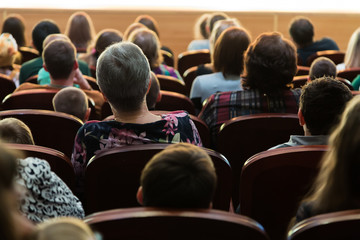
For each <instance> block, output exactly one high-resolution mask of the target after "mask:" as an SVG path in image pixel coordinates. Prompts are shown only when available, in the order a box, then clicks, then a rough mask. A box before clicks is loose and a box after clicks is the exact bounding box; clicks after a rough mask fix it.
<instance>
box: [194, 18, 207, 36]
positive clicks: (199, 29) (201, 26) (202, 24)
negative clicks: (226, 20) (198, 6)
mask: <svg viewBox="0 0 360 240" xmlns="http://www.w3.org/2000/svg"><path fill="white" fill-rule="evenodd" d="M209 17H210V14H209V13H204V14H202V15H201V16H200V17H199V18H198V19H197V20H196V23H195V25H194V36H195V39H208V38H209V36H210V34H209V32H208V31H207V30H206V23H207V21H208V18H209Z"/></svg>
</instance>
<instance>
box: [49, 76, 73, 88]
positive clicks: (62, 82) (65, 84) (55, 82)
mask: <svg viewBox="0 0 360 240" xmlns="http://www.w3.org/2000/svg"><path fill="white" fill-rule="evenodd" d="M50 79H51V81H50V85H52V86H61V87H70V86H73V84H74V82H73V80H71V79H56V80H54V79H53V78H50Z"/></svg>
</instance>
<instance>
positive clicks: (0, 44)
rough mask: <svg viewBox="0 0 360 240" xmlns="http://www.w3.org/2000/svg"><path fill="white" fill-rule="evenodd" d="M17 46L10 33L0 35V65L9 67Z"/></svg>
mask: <svg viewBox="0 0 360 240" xmlns="http://www.w3.org/2000/svg"><path fill="white" fill-rule="evenodd" d="M17 52H18V46H17V44H16V40H15V39H14V38H13V36H12V35H11V34H10V33H3V34H1V35H0V67H10V66H12V65H13V63H14V61H15V58H16V54H17Z"/></svg>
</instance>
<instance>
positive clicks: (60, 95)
mask: <svg viewBox="0 0 360 240" xmlns="http://www.w3.org/2000/svg"><path fill="white" fill-rule="evenodd" d="M53 107H54V110H55V111H56V112H63V113H67V114H71V115H73V116H75V117H78V118H79V119H80V120H82V121H84V120H85V116H86V112H87V109H88V107H89V105H88V98H87V96H86V94H85V93H84V91H82V90H81V89H79V88H76V87H66V88H63V89H61V90H60V91H59V92H57V93H56V94H55V96H54V98H53Z"/></svg>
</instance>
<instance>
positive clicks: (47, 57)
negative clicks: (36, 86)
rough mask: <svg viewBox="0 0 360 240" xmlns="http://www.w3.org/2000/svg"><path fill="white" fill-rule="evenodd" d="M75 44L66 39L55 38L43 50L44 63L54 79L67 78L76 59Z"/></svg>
mask: <svg viewBox="0 0 360 240" xmlns="http://www.w3.org/2000/svg"><path fill="white" fill-rule="evenodd" d="M75 57H76V49H75V46H74V45H73V44H72V43H71V42H70V41H66V40H54V41H51V42H50V43H49V44H48V45H46V47H45V49H44V52H43V59H44V64H45V67H46V69H47V71H48V72H49V74H50V76H51V77H52V78H53V79H54V80H57V79H67V78H68V77H69V76H70V74H71V72H72V70H73V69H74V64H75V61H76V58H75Z"/></svg>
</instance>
